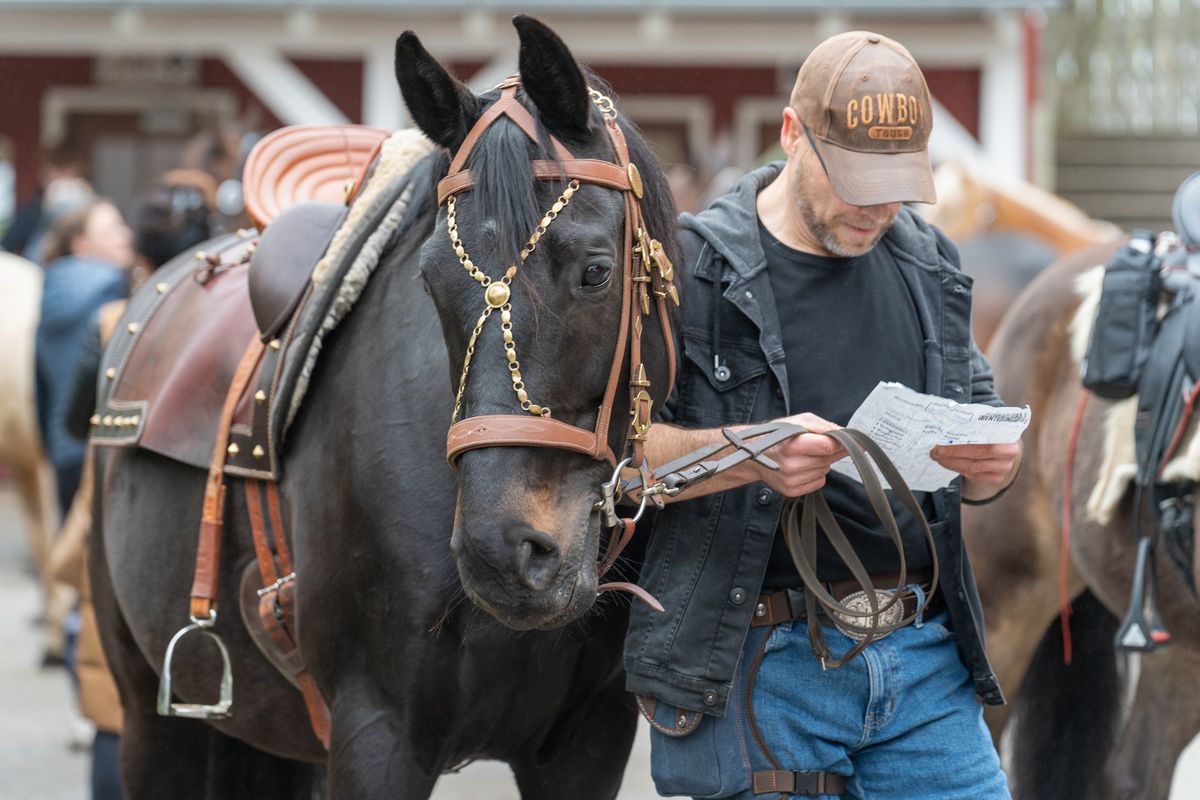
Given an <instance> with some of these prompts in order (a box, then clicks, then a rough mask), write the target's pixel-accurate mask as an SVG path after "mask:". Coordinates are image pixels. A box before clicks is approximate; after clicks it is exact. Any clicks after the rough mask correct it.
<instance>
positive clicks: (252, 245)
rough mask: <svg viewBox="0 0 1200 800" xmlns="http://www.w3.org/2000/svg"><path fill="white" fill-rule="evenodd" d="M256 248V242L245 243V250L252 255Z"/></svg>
mask: <svg viewBox="0 0 1200 800" xmlns="http://www.w3.org/2000/svg"><path fill="white" fill-rule="evenodd" d="M257 249H258V242H251V243H250V244H248V245H246V252H247V253H248V254H249V255H254V251H255V250H257Z"/></svg>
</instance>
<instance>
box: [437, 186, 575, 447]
mask: <svg viewBox="0 0 1200 800" xmlns="http://www.w3.org/2000/svg"><path fill="white" fill-rule="evenodd" d="M578 190H579V181H577V180H573V181H571V182H570V183H569V184H567V188H566V189H564V190H563V193H562V195H560V196H559V198H558V200H556V201H554V205H552V206H551V207H550V210H549V211H547V212H546V215H545V216H544V217H542V219H541V221H539V222H538V224H537V227H535V228H534V229H533V233H532V234H530V236H529V241H528V242H527V243H526V244H525V246H524V247H523V248H521V263H522V264H524V263H525V259H527V258H529V255H530V253H532V252H533V251H534V250H536V249H537V245H538V242H539V241H541V238H542V236H543V235H544V234H545V233H546V229H547V228H548V227H550V223H552V222H554V220H555V219H557V218H558V215H559V212H561V211H562V210H563V209H564V208H566V206H567V203H569V202H571V197H572V196H573V195H574V194H575V192H577V191H578ZM454 201H455V198H454V197H453V196H451V197H450V199H449V200H447V201H446V230H447V231H448V232H449V234H450V244H451V245H452V246H453V247H454V255H456V256H458V261H459V263H460V264H462V266H463V269H465V270H466V271H467V274H468V275H470V276H471V277H472V278H474V279H475V280H476V282H478V283H479V285H480V286H482V287H483V300H484V302H485V303H486V304H487V307H486V308H485V309H484V310H483V313H482V314H480V315H479V320H478V321H477V322H476V323H475V328H474V329H473V330H472V331H471V338H470V340H469V341H468V342H467V354H466V356H465V357H464V358H463V369H462V376H461V377H459V379H458V394H457V395H456V396H455V398H454V413H453V415H451V417H450V422H451V423H453V422H454V421H455V420H457V419H458V413H459V411H461V410H462V398H463V392H464V391H465V390H466V387H467V372H469V371H470V369H471V357H472V356H473V355H475V343H476V341H477V340H478V339H479V334H480V332H481V331H482V330H483V326H484V325H485V324H486V323H487V320H488V317H490V316H491V315H492V312H493V311H495V310H496V309H497V308H498V309H500V332H501V334H502V335H503V336H504V356H505V358H506V359H507V361H508V372H509V375H510V376H511V377H512V387H513V392H514V393H516V395H517V401H518V402H520V404H521V410H522V411H528V412H529V413H530V414H534V415H536V416H540V417H548V416H550V409H549V408H548V407H546V406H540V405H537V404H536V403H533V402H530V400H529V392H528V391H527V390H526V389H525V382H524V379H523V378H522V376H521V362H520V361H518V360H517V344H516V341H515V340H514V339H513V332H512V303H511V302H509V301H510V299H511V297H512V289H511V288H510V286H511V285H512V279H513V278H514V277H516V275H517V265H516V264H510V265H509V267H508V269H507V270H505V271H504V277H503V278H501V279H500V280H498V281H493V280H492V279H491V278H490V277H489V276H488V275H487V274H486V273H485V272H484V271H483V270H481V269H479V268H478V267H476V266H475V263H474V262H473V261H471V257H470V256H469V255H467V249H466V248H465V247H463V243H462V240H461V239H459V238H458V221H457V217H456V215H455V211H454V207H455V203H454Z"/></svg>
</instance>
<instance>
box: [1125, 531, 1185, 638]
mask: <svg viewBox="0 0 1200 800" xmlns="http://www.w3.org/2000/svg"><path fill="white" fill-rule="evenodd" d="M1153 559H1154V540H1153V539H1152V538H1151V537H1149V536H1143V537H1142V538H1141V539H1139V540H1138V548H1137V565H1136V566H1135V567H1134V573H1133V586H1132V587H1131V589H1130V597H1129V611H1127V612H1126V614H1125V619H1124V620H1123V621H1122V622H1121V627H1120V628H1118V629H1117V633H1116V635H1115V636H1114V637H1113V644H1114V646H1115V647H1116V648H1117V650H1125V651H1130V650H1133V651H1137V652H1141V653H1152V652H1154V651H1155V650H1157V649H1158V648H1159V647H1160V646H1162V645H1164V644H1166V643H1167V642H1168V641H1170V639H1171V632H1170V631H1168V630H1167V628H1166V625H1165V624H1164V623H1163V619H1162V614H1161V613H1160V612H1159V610H1158V582H1157V581H1156V580H1155V574H1154V560H1153Z"/></svg>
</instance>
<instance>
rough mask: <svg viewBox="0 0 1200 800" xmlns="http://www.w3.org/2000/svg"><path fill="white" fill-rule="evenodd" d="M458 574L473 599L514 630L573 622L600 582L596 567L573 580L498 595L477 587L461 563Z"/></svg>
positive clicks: (589, 603) (589, 604) (592, 598)
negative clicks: (537, 588)
mask: <svg viewBox="0 0 1200 800" xmlns="http://www.w3.org/2000/svg"><path fill="white" fill-rule="evenodd" d="M459 576H460V578H461V579H462V583H463V589H465V590H466V593H467V597H468V598H470V600H471V602H473V603H474V604H475V605H477V606H479V607H480V608H481V609H483V610H484V611H486V612H487V613H488V614H490V615H491V616H492V617H494V618H495V619H496V621H497V622H499V623H500V624H501V625H504V626H505V627H507V628H512V629H513V630H515V631H532V630H539V631H550V630H554V629H556V628H561V627H563V626H564V625H569V624H571V623H572V622H574V621H575V620H577V619H579V618H580V617H582V616H584V615H585V614H587V613H588V611H589V610H591V608H592V604H593V603H595V602H596V588H597V586H598V584H599V580H598V578H597V577H596V574H595V570H590V575H584V574H582V573H580V572H575V573H574V574H573V576H572V578H571V579H570V580H562V581H559V582H557V583H556V584H555V585H554V586H551V587H549V588H547V589H545V590H543V591H540V592H532V591H529V592H523V593H521V594H520V595H518V596H515V597H514V596H512V595H511V594H508V593H505V595H504V596H503V597H497V596H495V595H494V594H492V593H490V592H481V591H479V590H477V588H476V587H474V586H473V585H472V581H471V580H470V579H469V578H468V576H467V575H465V574H463V570H462V568H461V566H460V568H459Z"/></svg>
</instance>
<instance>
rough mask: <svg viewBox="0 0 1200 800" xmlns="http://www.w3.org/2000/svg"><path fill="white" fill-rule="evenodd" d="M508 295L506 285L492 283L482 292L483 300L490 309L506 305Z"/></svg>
mask: <svg viewBox="0 0 1200 800" xmlns="http://www.w3.org/2000/svg"><path fill="white" fill-rule="evenodd" d="M509 294H510V292H509V289H508V284H505V283H493V284H491V285H490V286H488V287H487V289H486V290H485V291H484V293H483V298H484V299H485V300H487V304H488V305H489V306H491V307H492V308H500V307H501V306H504V305H506V304H507V303H508V298H509Z"/></svg>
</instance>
